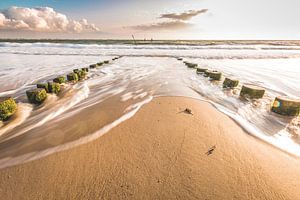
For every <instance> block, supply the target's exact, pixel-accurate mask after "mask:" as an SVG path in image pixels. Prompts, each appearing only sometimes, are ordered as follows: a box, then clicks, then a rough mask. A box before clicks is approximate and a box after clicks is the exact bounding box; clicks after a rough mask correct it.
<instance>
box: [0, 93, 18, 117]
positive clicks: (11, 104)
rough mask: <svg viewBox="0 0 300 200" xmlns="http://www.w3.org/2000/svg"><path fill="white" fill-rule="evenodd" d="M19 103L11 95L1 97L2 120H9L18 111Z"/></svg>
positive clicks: (0, 113) (0, 115) (0, 110)
mask: <svg viewBox="0 0 300 200" xmlns="http://www.w3.org/2000/svg"><path fill="white" fill-rule="evenodd" d="M17 108H18V106H17V104H16V102H15V100H14V99H13V98H11V97H2V98H0V121H6V120H8V119H9V118H10V117H11V116H12V115H13V114H14V113H15V112H16V111H17Z"/></svg>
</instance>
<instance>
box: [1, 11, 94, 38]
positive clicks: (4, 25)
mask: <svg viewBox="0 0 300 200" xmlns="http://www.w3.org/2000/svg"><path fill="white" fill-rule="evenodd" d="M0 30H26V31H36V32H69V33H81V32H95V31H99V28H98V27H97V26H96V25H95V24H90V23H88V21H87V20H86V19H82V20H79V21H76V20H72V19H69V18H68V17H67V16H66V15H64V14H61V13H58V12H56V11H55V10H54V9H53V8H49V7H38V8H23V7H10V8H8V9H6V10H3V11H1V12H0Z"/></svg>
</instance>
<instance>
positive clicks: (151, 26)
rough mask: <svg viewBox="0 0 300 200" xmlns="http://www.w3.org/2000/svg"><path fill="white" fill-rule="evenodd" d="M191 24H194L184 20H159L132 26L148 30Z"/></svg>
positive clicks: (184, 26) (181, 26)
mask: <svg viewBox="0 0 300 200" xmlns="http://www.w3.org/2000/svg"><path fill="white" fill-rule="evenodd" d="M189 26H192V24H189V23H186V22H182V21H178V20H177V21H167V22H158V23H153V24H144V25H137V26H132V27H131V28H133V29H136V30H142V31H148V30H163V29H173V30H178V29H184V28H187V27H189Z"/></svg>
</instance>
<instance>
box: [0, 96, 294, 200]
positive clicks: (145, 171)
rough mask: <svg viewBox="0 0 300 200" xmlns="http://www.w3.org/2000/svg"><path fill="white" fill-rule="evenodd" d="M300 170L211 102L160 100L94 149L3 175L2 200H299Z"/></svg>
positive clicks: (58, 155)
mask: <svg viewBox="0 0 300 200" xmlns="http://www.w3.org/2000/svg"><path fill="white" fill-rule="evenodd" d="M186 108H188V109H190V110H191V114H190V113H188V112H184V110H185V109H186ZM99 116H101V113H100V114H99ZM213 146H215V148H214V150H213V151H212V152H211V154H208V153H207V152H208V151H209V150H210V148H211V147H213ZM299 166H300V160H299V158H297V157H295V156H292V155H289V154H287V153H285V152H283V151H281V150H279V149H277V148H275V147H274V146H272V145H269V144H267V143H265V142H263V141H261V140H259V139H257V138H255V137H253V136H251V135H249V134H247V133H246V132H245V131H244V130H243V129H242V128H241V127H240V126H238V125H237V124H236V123H235V122H234V121H233V120H232V119H230V118H229V117H227V116H226V115H224V114H222V113H220V112H219V111H218V110H217V109H215V108H214V107H213V106H212V105H211V104H209V103H207V102H203V101H199V100H197V99H192V98H187V97H157V98H154V99H153V100H152V101H151V102H150V103H148V104H146V105H144V106H143V107H142V108H141V109H140V110H139V111H138V112H137V113H136V114H135V115H134V116H133V117H132V118H130V119H128V120H126V121H124V122H123V123H120V124H119V125H118V126H116V127H114V128H112V129H111V130H110V131H108V132H107V133H106V134H104V135H103V136H102V137H100V138H98V139H96V140H94V141H92V142H89V143H86V144H83V145H80V146H76V147H74V148H71V149H68V150H65V151H61V152H57V153H54V154H52V155H49V156H46V157H44V158H41V159H38V160H34V161H31V162H27V163H24V164H20V165H17V166H11V167H8V168H4V169H1V171H0V196H1V199H214V200H215V199H276V200H278V199H291V200H297V199H300V191H299V188H300V181H299V177H300V169H299Z"/></svg>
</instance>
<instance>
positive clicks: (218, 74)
mask: <svg viewBox="0 0 300 200" xmlns="http://www.w3.org/2000/svg"><path fill="white" fill-rule="evenodd" d="M208 77H209V78H210V79H211V80H213V81H219V80H221V78H222V73H221V72H216V71H210V72H208Z"/></svg>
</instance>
